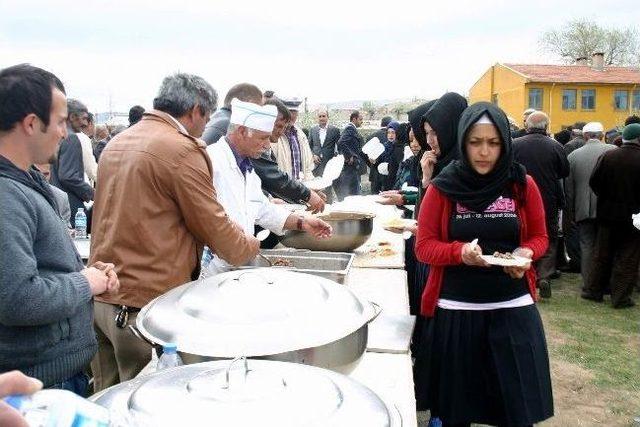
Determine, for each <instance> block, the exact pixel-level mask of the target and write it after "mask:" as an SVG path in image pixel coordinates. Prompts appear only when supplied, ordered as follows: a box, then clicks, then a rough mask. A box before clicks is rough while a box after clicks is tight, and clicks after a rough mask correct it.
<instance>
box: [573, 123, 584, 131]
mask: <svg viewBox="0 0 640 427" xmlns="http://www.w3.org/2000/svg"><path fill="white" fill-rule="evenodd" d="M586 124H587V122H575V123H574V124H573V126H572V127H571V130H574V129H578V130H582V128H583V127H584V125H586Z"/></svg>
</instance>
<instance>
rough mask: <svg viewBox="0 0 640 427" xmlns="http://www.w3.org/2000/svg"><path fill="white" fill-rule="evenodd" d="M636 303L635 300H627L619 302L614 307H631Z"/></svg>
mask: <svg viewBox="0 0 640 427" xmlns="http://www.w3.org/2000/svg"><path fill="white" fill-rule="evenodd" d="M635 305H636V303H635V302H633V300H630V299H628V300H626V301H622V302H621V303H618V304H617V305H614V306H613V308H629V307H634V306H635Z"/></svg>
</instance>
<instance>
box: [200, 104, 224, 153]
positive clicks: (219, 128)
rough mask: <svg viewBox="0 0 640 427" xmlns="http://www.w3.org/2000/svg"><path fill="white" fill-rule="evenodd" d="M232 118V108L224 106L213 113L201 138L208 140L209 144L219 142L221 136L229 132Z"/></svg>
mask: <svg viewBox="0 0 640 427" xmlns="http://www.w3.org/2000/svg"><path fill="white" fill-rule="evenodd" d="M230 119H231V110H230V109H228V108H226V107H222V108H221V109H219V110H218V111H216V112H215V113H213V115H212V116H211V118H210V119H209V123H207V127H205V128H204V133H203V134H202V138H201V139H202V140H203V141H204V142H206V143H207V145H211V144H214V143H216V142H218V140H219V139H220V138H222V137H223V136H225V135H226V134H227V128H228V127H229V120H230Z"/></svg>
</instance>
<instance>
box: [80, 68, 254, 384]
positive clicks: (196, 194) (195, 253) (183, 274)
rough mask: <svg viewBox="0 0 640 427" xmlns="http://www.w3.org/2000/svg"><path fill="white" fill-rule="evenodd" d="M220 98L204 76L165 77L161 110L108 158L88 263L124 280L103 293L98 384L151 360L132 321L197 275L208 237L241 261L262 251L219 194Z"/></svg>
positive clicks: (102, 166)
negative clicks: (210, 134) (215, 135)
mask: <svg viewBox="0 0 640 427" xmlns="http://www.w3.org/2000/svg"><path fill="white" fill-rule="evenodd" d="M216 98H217V97H216V93H215V91H214V89H213V88H212V87H211V86H210V85H209V84H208V83H207V82H206V81H204V80H203V79H202V78H200V77H197V76H193V75H189V74H175V75H172V76H169V77H166V78H165V79H164V81H163V82H162V86H161V87H160V91H159V94H158V96H157V97H156V98H155V99H154V101H153V107H154V110H152V111H149V112H147V113H145V114H144V117H143V118H142V120H141V121H140V122H139V123H138V124H136V126H133V127H130V128H128V129H127V130H125V131H124V132H122V133H120V134H118V135H117V136H116V137H114V138H113V139H112V140H111V141H110V142H109V145H108V146H107V147H106V148H105V150H104V152H103V153H102V156H101V157H100V163H99V168H98V177H99V178H98V187H97V189H96V197H95V204H94V218H93V233H92V237H91V261H90V262H91V263H92V262H93V260H95V259H100V260H108V261H109V262H112V263H114V264H115V265H116V272H117V274H118V277H119V278H120V284H121V287H120V292H119V293H118V294H116V295H113V296H108V297H104V298H99V299H97V300H96V304H95V326H96V333H97V337H98V344H99V349H98V353H97V355H96V357H95V358H94V360H93V362H92V369H93V373H94V376H95V384H94V386H95V391H99V390H102V389H104V388H106V387H109V386H111V385H114V384H117V383H119V382H121V381H126V380H129V379H131V378H133V377H135V376H136V375H137V374H138V373H139V372H140V370H141V369H142V368H143V367H144V366H145V365H146V364H147V363H148V362H149V360H150V358H151V347H150V346H149V345H148V344H146V343H145V342H142V341H140V340H138V339H136V338H135V337H134V336H133V334H132V333H131V332H130V331H129V330H128V329H127V328H126V326H127V323H128V324H135V318H136V315H137V312H138V311H139V309H140V308H141V307H143V306H144V305H145V304H147V303H148V302H149V301H151V300H152V299H153V298H155V297H157V296H159V295H162V294H164V293H165V292H167V291H168V290H170V289H172V288H174V287H176V286H179V285H181V284H183V283H186V282H188V281H190V280H195V279H196V278H197V277H198V274H199V271H200V263H199V260H200V257H201V255H202V249H203V246H204V245H207V246H208V247H209V248H211V249H212V250H213V251H214V252H216V254H217V255H218V256H219V257H220V258H222V259H224V260H225V261H227V262H228V263H230V264H235V265H238V264H243V263H245V262H246V261H248V260H250V259H252V258H254V257H255V256H256V254H257V252H258V249H259V242H258V240H257V239H255V238H254V237H253V236H251V235H247V234H245V233H244V232H243V230H242V228H241V227H240V226H238V225H237V224H235V223H234V222H232V221H231V220H230V219H229V217H228V216H227V214H226V213H225V211H224V209H223V207H222V206H221V205H220V204H219V203H218V201H217V200H216V193H215V188H214V187H213V184H212V183H213V178H212V175H213V173H212V165H211V161H210V160H209V157H208V156H207V152H206V150H205V149H206V144H205V143H204V142H203V141H202V140H200V139H199V137H200V136H201V135H202V132H203V130H204V127H205V125H206V123H207V121H208V118H209V115H210V114H211V112H212V111H214V110H215V108H216V101H217V99H216ZM214 161H215V160H214Z"/></svg>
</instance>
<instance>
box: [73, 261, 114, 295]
mask: <svg viewBox="0 0 640 427" xmlns="http://www.w3.org/2000/svg"><path fill="white" fill-rule="evenodd" d="M80 273H82V275H83V276H84V277H86V278H87V281H88V282H89V287H90V288H91V295H94V296H95V295H100V294H102V293H104V292H106V291H107V289H109V277H108V276H107V275H106V274H105V273H104V272H103V271H101V270H99V269H97V268H96V267H87V268H85V269H84V270H82V271H80Z"/></svg>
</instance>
